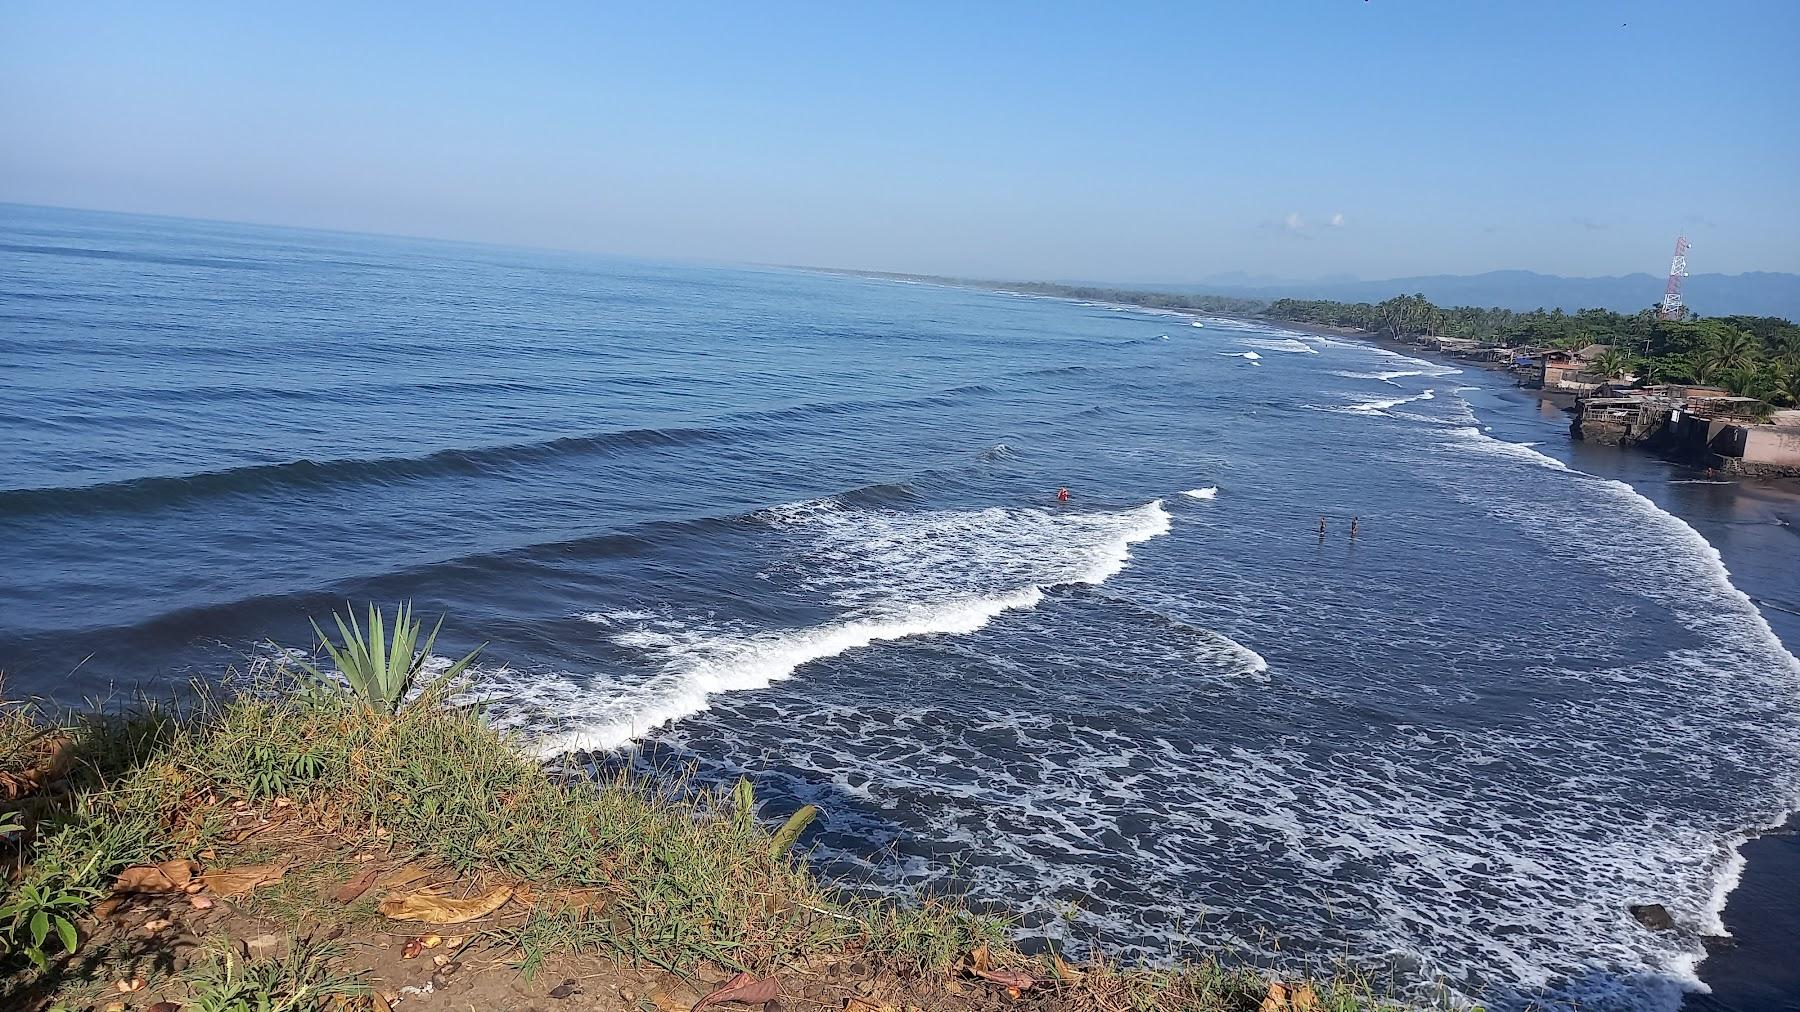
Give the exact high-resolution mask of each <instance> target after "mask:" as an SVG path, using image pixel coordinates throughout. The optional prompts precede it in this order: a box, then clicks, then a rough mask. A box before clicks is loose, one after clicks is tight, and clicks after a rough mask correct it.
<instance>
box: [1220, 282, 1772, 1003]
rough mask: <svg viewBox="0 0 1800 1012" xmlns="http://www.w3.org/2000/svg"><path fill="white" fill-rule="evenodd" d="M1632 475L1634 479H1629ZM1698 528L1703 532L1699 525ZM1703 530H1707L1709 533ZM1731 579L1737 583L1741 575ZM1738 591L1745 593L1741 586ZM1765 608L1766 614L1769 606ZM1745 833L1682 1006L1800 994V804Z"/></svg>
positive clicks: (1326, 330)
mask: <svg viewBox="0 0 1800 1012" xmlns="http://www.w3.org/2000/svg"><path fill="white" fill-rule="evenodd" d="M1196 315H1198V314H1196ZM1211 315H1216V314H1211ZM1246 322H1250V321H1246ZM1254 322H1273V323H1276V324H1278V325H1280V326H1283V327H1286V328H1288V329H1291V330H1294V331H1296V332H1299V333H1304V334H1316V335H1319V336H1327V337H1341V338H1349V339H1352V340H1356V341H1360V342H1364V343H1367V344H1369V345H1372V346H1374V347H1377V348H1381V349H1383V350H1386V351H1391V352H1395V353H1397V354H1403V355H1406V356H1407V357H1409V358H1417V359H1421V360H1424V361H1429V362H1434V363H1441V364H1445V365H1451V364H1454V365H1455V366H1456V367H1457V368H1463V367H1464V366H1466V365H1473V366H1477V367H1480V368H1483V369H1484V370H1485V371H1488V372H1495V373H1501V372H1506V371H1507V370H1505V369H1502V368H1497V367H1495V366H1494V365H1493V364H1492V363H1487V362H1474V361H1470V360H1467V359H1457V358H1452V357H1449V356H1445V355H1442V354H1439V353H1438V352H1434V351H1431V350H1430V349H1426V348H1420V347H1417V346H1415V345H1411V344H1408V343H1406V342H1404V341H1399V340H1396V339H1394V338H1389V337H1382V336H1380V335H1376V334H1371V333H1368V332H1366V331H1360V330H1355V329H1352V328H1347V327H1331V326H1324V325H1319V324H1304V323H1285V322H1283V321H1262V320H1258V321H1254ZM1518 389H1519V390H1520V391H1522V392H1525V393H1529V394H1531V395H1532V396H1534V397H1536V398H1537V399H1538V400H1539V402H1540V403H1549V404H1553V405H1555V406H1556V407H1557V408H1558V409H1559V410H1561V411H1564V412H1568V411H1570V410H1572V409H1573V408H1574V407H1575V405H1576V402H1577V398H1576V397H1575V396H1574V395H1573V394H1568V393H1563V392H1560V391H1546V390H1541V389H1537V388H1532V387H1525V386H1519V387H1518ZM1567 438H1568V440H1569V445H1580V442H1579V441H1578V440H1575V439H1574V438H1573V437H1567ZM1624 450H1626V451H1628V452H1633V453H1635V454H1637V455H1640V456H1649V457H1652V458H1655V459H1658V460H1664V461H1667V462H1668V463H1669V464H1670V465H1671V466H1673V467H1676V468H1680V469H1682V470H1684V471H1690V472H1693V473H1696V474H1698V473H1702V470H1703V469H1701V468H1699V467H1696V466H1694V465H1692V464H1688V463H1685V462H1682V461H1674V460H1668V458H1665V457H1662V456H1661V455H1660V454H1655V453H1648V454H1646V453H1644V452H1643V451H1641V450H1638V449H1637V448H1635V447H1626V448H1624ZM1619 480H1624V479H1619ZM1626 483H1627V484H1631V482H1629V481H1627V482H1626ZM1743 486H1749V487H1748V488H1745V487H1743ZM1769 493H1773V494H1774V497H1776V498H1778V499H1783V500H1790V501H1791V502H1792V503H1793V504H1794V505H1795V506H1800V478H1792V477H1777V478H1754V477H1745V478H1742V479H1739V480H1738V481H1736V482H1733V483H1732V488H1731V491H1730V493H1729V494H1730V495H1733V496H1749V497H1752V498H1766V497H1768V495H1769ZM1640 494H1642V493H1640ZM1653 501H1654V500H1653ZM1659 505H1660V504H1659ZM1668 512H1671V514H1672V515H1674V516H1676V518H1677V519H1680V520H1681V521H1682V522H1683V523H1688V519H1687V518H1686V517H1683V516H1681V514H1679V513H1674V512H1673V511H1668ZM1689 526H1692V525H1691V524H1690V525H1689ZM1696 533H1699V532H1698V530H1696ZM1701 536H1702V537H1703V538H1704V535H1701ZM1708 543H1709V544H1710V542H1708ZM1733 586H1736V584H1735V580H1734V582H1733ZM1740 593H1743V591H1742V590H1741V589H1740ZM1746 596H1751V595H1748V594H1746ZM1751 601H1752V603H1753V604H1754V605H1755V606H1756V607H1757V609H1758V611H1759V612H1762V611H1763V609H1764V608H1765V605H1764V604H1763V603H1762V602H1761V601H1759V600H1757V599H1756V598H1755V597H1753V596H1751ZM1764 614H1765V618H1766V612H1765V613H1764ZM1771 632H1774V634H1775V635H1776V637H1777V639H1780V640H1781V641H1782V643H1783V645H1784V646H1786V647H1788V649H1789V652H1790V653H1796V652H1800V651H1796V649H1795V648H1797V647H1800V643H1791V642H1789V640H1788V639H1785V638H1783V637H1781V635H1780V633H1779V632H1775V631H1774V630H1773V628H1771ZM1741 835H1742V839H1741V840H1740V841H1739V842H1738V843H1736V844H1735V845H1728V846H1730V849H1731V850H1732V852H1733V853H1734V854H1735V859H1734V860H1733V861H1732V862H1731V864H1734V865H1735V866H1736V868H1735V871H1734V872H1733V873H1731V874H1730V875H1729V876H1728V877H1726V878H1725V879H1722V880H1721V882H1720V886H1721V899H1722V901H1723V902H1722V903H1721V904H1720V906H1719V908H1718V910H1717V912H1716V916H1717V917H1718V919H1719V922H1720V926H1721V928H1722V930H1723V931H1724V932H1725V933H1724V934H1723V935H1717V936H1709V937H1706V938H1704V939H1703V941H1704V943H1705V952H1704V954H1702V955H1701V956H1700V957H1699V958H1698V959H1696V960H1695V964H1694V966H1693V967H1692V970H1691V972H1692V973H1693V975H1694V976H1695V977H1697V978H1698V979H1699V980H1700V981H1701V982H1702V983H1703V984H1704V985H1705V986H1706V987H1707V988H1709V990H1708V991H1689V992H1687V993H1685V994H1684V995H1683V999H1682V1005H1681V1008H1682V1009H1683V1010H1684V1012H1687V1010H1692V1012H1740V1010H1742V1012H1748V1010H1753V1009H1763V1008H1771V1007H1778V1003H1779V1002H1780V1001H1782V1000H1783V999H1787V998H1791V996H1792V995H1794V994H1800V965H1797V964H1795V962H1794V961H1793V959H1792V953H1791V940H1792V939H1794V938H1800V904H1796V903H1795V902H1794V895H1793V890H1794V884H1795V883H1796V882H1800V808H1795V809H1790V810H1789V811H1788V812H1787V813H1786V815H1784V816H1782V817H1780V818H1778V819H1777V820H1776V821H1774V822H1773V823H1771V824H1769V825H1766V826H1761V827H1751V828H1748V829H1745V830H1743V831H1742V834H1741Z"/></svg>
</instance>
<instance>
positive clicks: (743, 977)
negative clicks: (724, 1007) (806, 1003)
mask: <svg viewBox="0 0 1800 1012" xmlns="http://www.w3.org/2000/svg"><path fill="white" fill-rule="evenodd" d="M780 993H781V984H780V983H779V982H777V981H776V980H775V978H774V977H764V978H763V979H761V980H757V979H756V978H755V977H752V976H750V975H749V974H747V973H740V974H738V975H737V976H735V977H733V978H731V979H730V980H728V981H726V982H725V984H724V986H722V987H720V988H719V989H718V990H717V991H714V992H712V993H711V994H709V995H707V996H706V997H704V998H702V999H700V1000H699V1001H697V1002H695V1003H694V1007H693V1008H692V1009H690V1010H689V1012H700V1010H701V1009H703V1008H705V1007H707V1006H708V1005H717V1004H719V1003H721V1002H727V1001H741V1002H745V1003H748V1004H757V1003H760V1002H765V1001H769V1000H771V999H773V998H774V997H775V996H776V995H779V994H780Z"/></svg>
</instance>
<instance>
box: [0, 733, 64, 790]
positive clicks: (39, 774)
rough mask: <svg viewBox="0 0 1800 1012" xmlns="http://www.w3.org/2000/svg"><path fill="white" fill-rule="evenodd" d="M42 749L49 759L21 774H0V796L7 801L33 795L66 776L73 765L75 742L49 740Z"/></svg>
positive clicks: (57, 739) (62, 739)
mask: <svg viewBox="0 0 1800 1012" xmlns="http://www.w3.org/2000/svg"><path fill="white" fill-rule="evenodd" d="M42 747H43V748H45V749H46V750H48V751H49V753H50V757H49V758H48V759H45V760H44V761H43V762H41V763H39V764H38V765H37V766H35V767H33V768H32V769H28V770H26V771H25V772H23V773H0V796H5V797H6V798H7V799H9V800H10V799H12V798H18V797H23V796H24V795H27V794H35V793H37V792H38V791H41V790H43V789H44V788H45V787H47V786H49V785H50V784H53V783H55V782H56V781H58V780H61V779H62V778H63V777H65V776H68V774H69V769H70V768H71V767H72V766H74V765H75V742H74V741H73V740H72V739H69V738H51V739H49V740H47V741H45V742H44V744H43V746H42Z"/></svg>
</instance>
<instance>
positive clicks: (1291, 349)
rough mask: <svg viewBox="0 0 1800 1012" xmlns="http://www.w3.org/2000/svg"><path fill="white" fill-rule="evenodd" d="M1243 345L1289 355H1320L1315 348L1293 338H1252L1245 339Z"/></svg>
mask: <svg viewBox="0 0 1800 1012" xmlns="http://www.w3.org/2000/svg"><path fill="white" fill-rule="evenodd" d="M1241 343H1243V344H1247V345H1249V346H1250V347H1252V348H1261V349H1262V350H1263V351H1279V352H1282V353H1284V354H1288V355H1317V354H1318V353H1319V349H1317V348H1314V347H1313V346H1312V345H1309V344H1307V343H1306V342H1305V341H1301V340H1298V339H1295V338H1292V337H1283V338H1278V339H1273V340H1271V339H1267V338H1255V337H1252V338H1247V339H1245V340H1244V341H1243V342H1241Z"/></svg>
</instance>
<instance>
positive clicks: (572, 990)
mask: <svg viewBox="0 0 1800 1012" xmlns="http://www.w3.org/2000/svg"><path fill="white" fill-rule="evenodd" d="M580 993H581V988H578V987H576V986H575V979H574V978H573V977H571V978H569V979H568V980H565V981H563V982H562V983H561V984H558V985H556V986H555V987H553V988H551V989H550V997H552V998H567V997H569V996H570V995H572V994H580Z"/></svg>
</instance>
